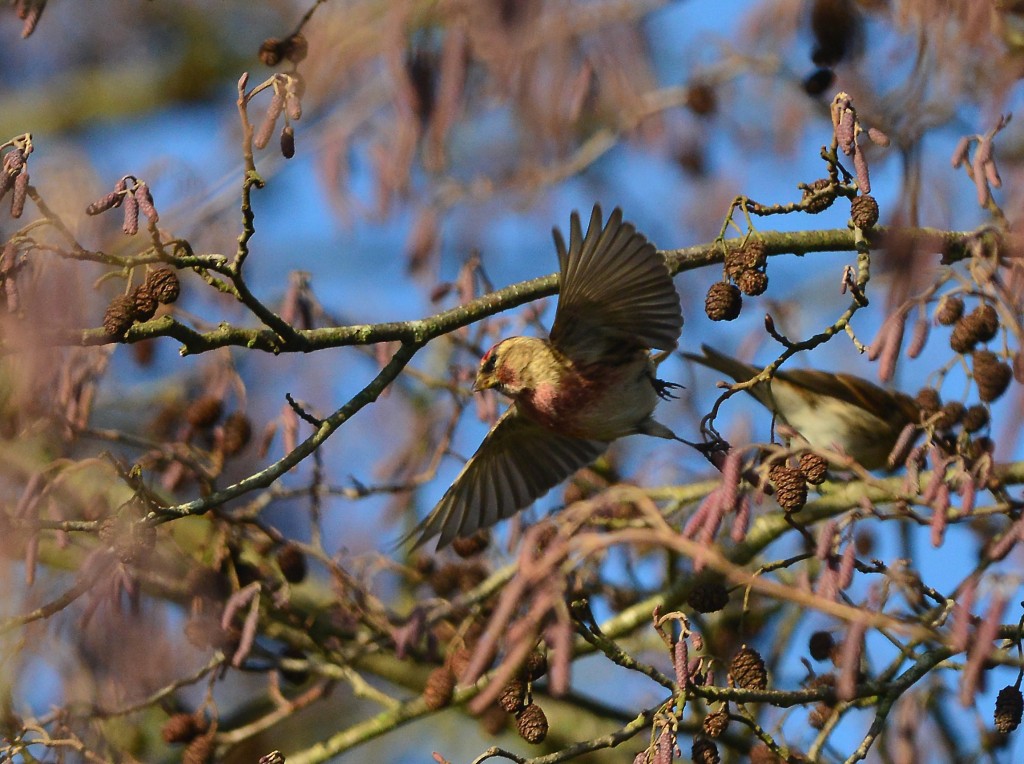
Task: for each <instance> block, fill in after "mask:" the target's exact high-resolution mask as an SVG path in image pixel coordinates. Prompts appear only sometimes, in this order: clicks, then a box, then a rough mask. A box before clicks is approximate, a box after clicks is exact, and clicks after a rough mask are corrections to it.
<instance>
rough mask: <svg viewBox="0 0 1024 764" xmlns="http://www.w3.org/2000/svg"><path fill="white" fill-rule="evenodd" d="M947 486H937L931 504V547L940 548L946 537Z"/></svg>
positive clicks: (943, 484)
mask: <svg viewBox="0 0 1024 764" xmlns="http://www.w3.org/2000/svg"><path fill="white" fill-rule="evenodd" d="M948 513H949V486H948V485H946V484H945V483H942V485H940V486H939V490H938V492H937V493H936V496H935V501H934V502H933V503H932V522H931V531H932V546H933V547H936V548H938V547H940V546H942V542H943V540H944V539H945V537H946V526H947V525H948V524H949V519H948Z"/></svg>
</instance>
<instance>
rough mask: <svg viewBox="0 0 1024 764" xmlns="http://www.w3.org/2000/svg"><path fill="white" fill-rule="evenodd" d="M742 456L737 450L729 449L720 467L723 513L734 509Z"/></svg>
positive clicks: (737, 494) (737, 493)
mask: <svg viewBox="0 0 1024 764" xmlns="http://www.w3.org/2000/svg"><path fill="white" fill-rule="evenodd" d="M741 466H742V454H741V452H740V451H739V449H735V448H733V449H730V450H729V453H728V455H727V456H726V457H725V463H724V464H723V465H722V504H723V508H724V511H725V512H731V511H732V510H734V509H735V508H736V501H737V498H738V496H739V488H740V467H741Z"/></svg>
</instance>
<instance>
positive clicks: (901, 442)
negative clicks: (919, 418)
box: [886, 422, 917, 493]
mask: <svg viewBox="0 0 1024 764" xmlns="http://www.w3.org/2000/svg"><path fill="white" fill-rule="evenodd" d="M915 435H917V425H916V424H914V423H913V422H911V423H910V424H906V425H904V426H903V429H902V430H900V434H899V437H898V438H896V442H895V443H894V444H893V447H892V451H890V452H889V456H888V457H887V458H886V461H887V462H888V464H889V467H891V468H896V467H897V466H898V465H900V464H903V463H904V462H905V461H907V458H908V457H909V455H910V452H909V451H908V448H909V446H910V444H911V443H913V442H914V436H915ZM915 493H916V491H915Z"/></svg>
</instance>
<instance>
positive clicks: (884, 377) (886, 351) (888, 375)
mask: <svg viewBox="0 0 1024 764" xmlns="http://www.w3.org/2000/svg"><path fill="white" fill-rule="evenodd" d="M892 322H893V323H892V329H891V330H890V331H889V333H888V334H887V335H886V338H885V347H884V348H882V349H881V354H880V356H879V359H878V378H879V379H880V380H881V381H882V382H891V381H892V378H893V376H894V375H895V373H896V362H897V361H898V360H899V357H900V348H901V347H903V333H904V332H905V331H906V328H907V314H906V313H905V312H904V311H902V310H899V311H896V313H894V314H893V316H892Z"/></svg>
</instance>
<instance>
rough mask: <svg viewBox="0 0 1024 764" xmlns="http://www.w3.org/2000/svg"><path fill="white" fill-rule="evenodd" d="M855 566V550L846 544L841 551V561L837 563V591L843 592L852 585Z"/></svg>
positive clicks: (851, 545)
mask: <svg viewBox="0 0 1024 764" xmlns="http://www.w3.org/2000/svg"><path fill="white" fill-rule="evenodd" d="M856 564H857V548H856V547H855V546H854V545H853V544H847V545H846V548H845V549H844V550H843V557H842V560H840V562H839V589H840V590H845V589H847V588H849V586H850V584H851V583H853V573H854V570H855V569H856Z"/></svg>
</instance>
